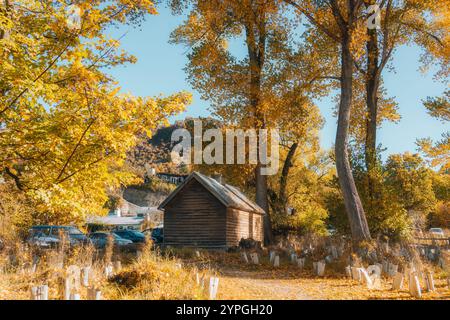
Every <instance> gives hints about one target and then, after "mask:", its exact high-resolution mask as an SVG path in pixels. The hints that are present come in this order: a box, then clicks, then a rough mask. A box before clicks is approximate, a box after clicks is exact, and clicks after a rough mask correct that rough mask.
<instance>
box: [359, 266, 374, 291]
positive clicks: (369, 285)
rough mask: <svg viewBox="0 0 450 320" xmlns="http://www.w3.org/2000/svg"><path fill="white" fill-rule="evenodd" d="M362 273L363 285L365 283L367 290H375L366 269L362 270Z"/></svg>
mask: <svg viewBox="0 0 450 320" xmlns="http://www.w3.org/2000/svg"><path fill="white" fill-rule="evenodd" d="M360 272H361V280H362V283H364V284H365V285H366V286H367V289H369V290H370V289H372V288H373V282H372V279H371V278H370V277H369V274H368V273H367V271H366V270H365V269H364V268H360Z"/></svg>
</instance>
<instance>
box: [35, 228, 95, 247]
mask: <svg viewBox="0 0 450 320" xmlns="http://www.w3.org/2000/svg"><path fill="white" fill-rule="evenodd" d="M29 233H30V234H29V237H28V239H27V242H28V243H29V244H31V245H36V246H38V247H42V248H53V247H55V246H57V245H58V243H59V242H60V241H61V240H62V239H61V237H62V235H63V234H65V235H66V237H67V241H68V242H69V245H71V246H75V245H83V244H90V243H91V242H90V240H89V238H88V237H86V235H85V234H84V233H83V232H81V231H80V230H79V229H78V228H76V227H72V226H33V227H31V229H30V232H29Z"/></svg>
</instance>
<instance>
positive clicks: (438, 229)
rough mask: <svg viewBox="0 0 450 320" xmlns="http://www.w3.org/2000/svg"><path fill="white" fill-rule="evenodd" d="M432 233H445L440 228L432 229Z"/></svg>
mask: <svg viewBox="0 0 450 320" xmlns="http://www.w3.org/2000/svg"><path fill="white" fill-rule="evenodd" d="M430 231H431V232H439V233H441V232H443V231H442V229H440V228H432V229H430Z"/></svg>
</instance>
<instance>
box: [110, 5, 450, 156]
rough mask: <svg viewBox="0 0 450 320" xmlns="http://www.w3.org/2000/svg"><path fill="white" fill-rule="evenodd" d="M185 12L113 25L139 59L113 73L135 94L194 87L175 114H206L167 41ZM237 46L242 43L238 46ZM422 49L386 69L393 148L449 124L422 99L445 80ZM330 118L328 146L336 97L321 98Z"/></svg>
mask: <svg viewBox="0 0 450 320" xmlns="http://www.w3.org/2000/svg"><path fill="white" fill-rule="evenodd" d="M183 20H184V17H182V16H172V15H171V13H170V10H168V9H166V8H159V15H157V16H150V17H148V18H147V19H146V21H145V22H144V23H143V24H142V26H141V28H139V29H133V28H126V27H123V28H120V29H118V30H114V31H112V33H113V34H114V35H115V36H120V35H122V34H123V33H124V32H127V34H126V36H125V37H124V38H123V39H122V41H121V42H122V48H124V49H125V50H126V51H128V52H129V53H131V54H133V55H135V56H136V57H137V59H138V62H137V63H136V64H133V65H127V66H125V67H119V68H115V69H113V70H111V71H110V73H111V74H112V75H113V76H114V77H115V78H116V80H117V81H118V82H119V84H120V86H121V87H122V91H124V92H131V93H133V94H134V95H141V96H155V95H159V94H163V95H168V94H172V93H175V92H178V91H181V90H186V91H189V92H192V93H193V95H194V101H193V104H192V105H191V106H189V108H188V110H187V112H185V113H184V114H182V115H180V116H177V117H176V119H182V118H184V117H186V116H208V114H209V112H208V107H209V103H208V101H203V100H201V99H200V96H199V94H198V93H197V92H195V90H193V89H192V88H191V87H190V86H189V84H188V83H187V81H186V75H185V72H184V70H183V68H184V66H185V65H186V62H187V58H186V48H184V47H183V46H180V45H172V44H169V43H168V40H169V35H170V33H171V32H172V30H174V29H175V28H176V27H177V26H178V25H179V24H180V23H181V22H182V21H183ZM236 50H239V48H236ZM419 57H420V49H419V48H416V47H401V48H399V49H398V50H397V52H396V54H395V56H394V65H395V73H387V72H386V73H385V77H384V82H385V86H386V88H387V91H388V94H389V96H393V97H395V98H396V101H397V102H398V104H399V113H400V115H401V116H402V119H401V121H400V122H399V123H397V124H395V123H385V124H384V125H383V127H382V128H381V129H380V130H379V136H378V141H379V143H382V144H383V146H384V147H385V148H387V151H386V153H385V155H384V156H386V155H388V154H392V153H401V152H405V151H416V145H415V141H416V139H417V138H423V137H431V138H433V139H439V138H440V136H441V134H442V133H443V132H444V131H445V130H449V129H450V128H448V125H447V127H446V125H445V124H443V123H442V122H440V121H438V120H435V119H433V118H431V117H430V116H429V115H428V114H427V113H426V111H425V108H424V107H423V105H422V103H421V101H422V100H423V99H425V98H426V97H427V96H438V95H442V93H443V92H444V90H445V89H446V85H445V84H443V83H438V82H435V81H433V74H434V72H433V70H431V71H430V72H429V73H427V74H423V73H421V72H420V71H419V70H418V69H419ZM317 104H318V106H319V107H320V109H321V111H322V115H323V116H324V117H325V120H326V124H325V127H324V128H323V130H322V132H321V145H322V147H323V148H330V147H331V146H332V145H333V142H334V139H335V134H336V119H335V118H334V117H333V115H332V113H333V111H332V109H333V102H332V97H331V96H330V97H328V98H326V99H323V100H321V101H318V102H317Z"/></svg>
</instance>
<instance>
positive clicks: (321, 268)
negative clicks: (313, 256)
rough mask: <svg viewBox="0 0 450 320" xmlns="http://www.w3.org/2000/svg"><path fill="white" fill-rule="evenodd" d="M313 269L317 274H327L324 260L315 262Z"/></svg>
mask: <svg viewBox="0 0 450 320" xmlns="http://www.w3.org/2000/svg"><path fill="white" fill-rule="evenodd" d="M313 269H314V273H315V274H316V275H317V276H319V277H323V276H324V274H325V262H324V261H318V262H313Z"/></svg>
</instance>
